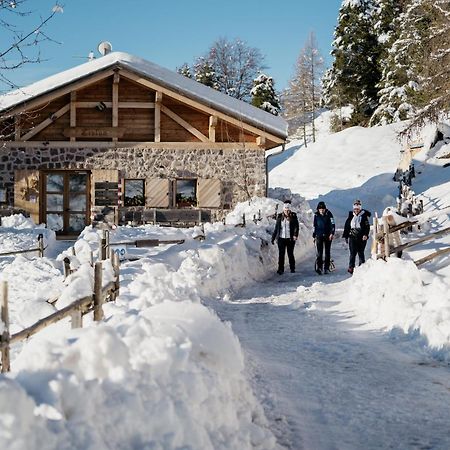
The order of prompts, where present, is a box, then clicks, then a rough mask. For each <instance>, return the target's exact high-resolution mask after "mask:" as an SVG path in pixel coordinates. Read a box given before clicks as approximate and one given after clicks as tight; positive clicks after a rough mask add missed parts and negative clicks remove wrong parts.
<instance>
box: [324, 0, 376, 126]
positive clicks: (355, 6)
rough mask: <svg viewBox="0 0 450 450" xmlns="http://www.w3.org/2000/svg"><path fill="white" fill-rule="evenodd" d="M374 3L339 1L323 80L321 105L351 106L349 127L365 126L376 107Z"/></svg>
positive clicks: (365, 0)
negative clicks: (327, 68) (327, 69)
mask: <svg viewBox="0 0 450 450" xmlns="http://www.w3.org/2000/svg"><path fill="white" fill-rule="evenodd" d="M375 2H376V0H344V1H343V3H342V6H341V9H340V11H339V17H338V24H337V27H336V29H335V33H334V41H333V49H332V52H331V54H332V56H333V57H334V61H333V65H332V67H331V69H330V70H329V71H328V72H327V74H326V76H325V77H324V96H323V98H324V101H325V104H326V105H327V106H330V107H336V106H338V105H339V103H341V102H344V103H346V104H351V105H353V107H354V111H353V114H352V118H351V124H352V125H366V124H367V123H368V121H369V119H370V117H371V115H372V113H373V111H374V110H375V108H376V107H377V105H378V98H377V87H376V86H377V84H378V82H379V81H380V70H379V67H378V60H379V54H380V45H379V43H378V40H377V36H376V34H375V32H374V29H373V25H374V24H373V14H374V11H375V6H376V5H375Z"/></svg>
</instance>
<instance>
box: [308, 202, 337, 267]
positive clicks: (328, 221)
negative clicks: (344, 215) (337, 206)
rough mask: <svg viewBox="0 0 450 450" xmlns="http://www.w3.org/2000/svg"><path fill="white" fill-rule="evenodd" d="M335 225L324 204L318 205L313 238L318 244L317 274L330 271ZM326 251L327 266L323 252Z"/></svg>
mask: <svg viewBox="0 0 450 450" xmlns="http://www.w3.org/2000/svg"><path fill="white" fill-rule="evenodd" d="M334 231H335V224H334V217H333V214H331V211H329V210H328V209H327V207H326V205H325V203H324V202H319V203H318V204H317V210H316V213H315V214H314V230H313V238H314V243H315V244H316V256H317V258H316V272H317V273H318V274H319V275H321V274H322V270H324V273H328V272H329V271H330V260H331V242H332V241H333V238H334ZM324 250H325V264H324V260H323V251H324Z"/></svg>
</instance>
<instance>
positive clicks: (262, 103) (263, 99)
mask: <svg viewBox="0 0 450 450" xmlns="http://www.w3.org/2000/svg"><path fill="white" fill-rule="evenodd" d="M251 95H252V105H253V106H256V107H257V108H261V109H262V110H264V111H267V112H270V113H271V114H273V115H275V116H278V114H279V113H280V109H281V107H280V101H279V99H278V96H277V94H276V92H275V86H274V81H273V78H272V77H268V76H267V75H265V74H263V73H261V74H259V75H258V76H257V77H256V78H255V79H254V80H253V88H252V90H251Z"/></svg>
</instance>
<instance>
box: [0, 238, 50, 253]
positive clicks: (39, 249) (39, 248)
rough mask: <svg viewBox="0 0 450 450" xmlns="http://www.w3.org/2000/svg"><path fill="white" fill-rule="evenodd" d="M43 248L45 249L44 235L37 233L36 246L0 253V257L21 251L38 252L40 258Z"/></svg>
mask: <svg viewBox="0 0 450 450" xmlns="http://www.w3.org/2000/svg"><path fill="white" fill-rule="evenodd" d="M44 250H45V248H44V235H43V234H39V235H38V243H37V247H35V248H29V249H27V250H15V251H13V252H6V253H0V257H2V256H12V255H19V254H21V253H30V252H39V256H40V257H41V258H42V257H43V256H44Z"/></svg>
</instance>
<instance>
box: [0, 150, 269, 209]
mask: <svg viewBox="0 0 450 450" xmlns="http://www.w3.org/2000/svg"><path fill="white" fill-rule="evenodd" d="M18 169H86V170H89V169H116V170H119V171H120V177H121V178H155V177H162V178H185V177H187V178H219V179H220V180H221V181H222V186H223V192H222V199H223V205H224V207H225V208H227V207H228V208H232V207H233V206H234V205H235V204H236V203H237V202H239V201H244V200H247V199H248V197H249V196H254V195H258V196H263V195H264V194H265V184H266V174H265V158H264V150H262V149H260V150H251V149H233V150H230V149H222V150H220V149H210V150H207V149H206V150H205V149H197V150H176V149H152V148H114V149H103V148H46V147H38V148H20V147H15V148H6V147H4V148H0V187H1V186H4V187H6V188H7V191H8V203H9V204H10V205H12V203H13V187H14V170H18Z"/></svg>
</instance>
